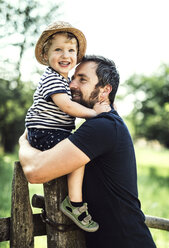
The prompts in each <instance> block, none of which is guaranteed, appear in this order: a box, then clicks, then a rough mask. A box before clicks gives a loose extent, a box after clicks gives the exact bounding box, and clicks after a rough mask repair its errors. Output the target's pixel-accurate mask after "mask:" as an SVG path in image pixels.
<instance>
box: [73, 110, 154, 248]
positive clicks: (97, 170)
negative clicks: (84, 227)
mask: <svg viewBox="0 0 169 248" xmlns="http://www.w3.org/2000/svg"><path fill="white" fill-rule="evenodd" d="M69 139H70V141H71V142H72V143H73V144H74V145H76V146H77V147H78V148H79V149H80V150H81V151H83V152H84V153H85V154H86V155H87V156H88V157H89V158H90V159H91V161H90V162H89V163H88V164H87V165H86V168H85V176H84V183H83V193H84V196H83V197H84V200H85V201H86V202H87V203H88V207H89V212H90V213H91V215H92V217H93V219H94V220H95V221H97V222H98V223H99V226H100V227H99V230H98V231H97V232H95V233H86V244H87V248H103V247H105V248H113V247H114V248H143V247H144V248H154V247H155V244H154V242H153V240H152V237H151V234H150V232H149V230H148V228H147V226H146V224H145V223H144V221H145V217H144V214H143V213H142V211H141V210H140V202H139V200H138V192H137V173H136V161H135V152H134V147H133V143H132V140H131V137H130V134H129V132H128V129H127V127H126V125H125V124H124V122H123V120H122V119H121V118H120V117H119V116H118V114H117V112H116V111H114V110H113V109H112V111H110V112H109V113H102V114H100V115H98V116H97V117H95V118H92V119H89V120H87V121H86V122H84V123H83V124H82V125H81V127H80V128H79V129H78V130H77V131H76V132H75V133H74V134H72V135H71V136H70V137H69Z"/></svg>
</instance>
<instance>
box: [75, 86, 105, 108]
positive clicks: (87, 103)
mask: <svg viewBox="0 0 169 248" xmlns="http://www.w3.org/2000/svg"><path fill="white" fill-rule="evenodd" d="M71 92H72V100H73V101H75V102H78V103H80V104H82V105H83V106H85V107H87V108H93V106H94V105H95V103H96V102H98V95H99V92H100V90H99V88H95V89H94V90H93V91H92V92H91V94H90V96H89V100H85V99H83V95H82V93H81V92H80V91H78V90H74V89H72V90H71ZM73 95H75V99H73ZM76 95H78V98H77V99H76Z"/></svg>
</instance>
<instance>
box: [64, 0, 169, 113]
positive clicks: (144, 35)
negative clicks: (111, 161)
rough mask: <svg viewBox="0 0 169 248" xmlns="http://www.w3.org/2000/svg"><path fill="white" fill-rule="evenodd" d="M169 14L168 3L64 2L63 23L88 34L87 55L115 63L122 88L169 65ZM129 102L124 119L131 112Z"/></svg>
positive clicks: (141, 0) (145, 0) (136, 0)
mask: <svg viewBox="0 0 169 248" xmlns="http://www.w3.org/2000/svg"><path fill="white" fill-rule="evenodd" d="M168 11H169V1H168V0H104V1H98V0H83V1H80V0H71V1H70V0H62V1H61V6H60V13H61V16H60V20H63V21H68V22H69V23H71V24H72V25H73V26H75V27H76V28H79V29H80V30H81V31H82V32H83V33H84V34H85V36H86V39H87V54H97V55H103V56H105V57H107V58H110V59H112V60H114V62H115V63H116V66H117V68H118V70H119V73H120V77H121V84H123V83H124V82H125V80H127V79H128V78H129V77H130V76H131V75H132V74H134V73H136V74H144V75H148V76H149V75H150V76H151V74H152V73H155V72H156V71H157V69H158V68H159V66H160V65H161V64H162V63H168V64H169V51H168V50H169V14H168ZM126 100H127V107H128V111H127V110H126V108H124V102H123V103H122V104H123V107H122V106H121V104H120V107H119V108H120V110H121V114H122V115H123V114H124V113H126V114H127V113H128V112H130V110H131V108H132V99H131V101H130V100H129V99H126ZM130 105H131V106H130Z"/></svg>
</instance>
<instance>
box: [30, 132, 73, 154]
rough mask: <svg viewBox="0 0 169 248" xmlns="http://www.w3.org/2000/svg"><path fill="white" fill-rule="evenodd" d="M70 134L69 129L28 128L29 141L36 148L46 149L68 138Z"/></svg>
mask: <svg viewBox="0 0 169 248" xmlns="http://www.w3.org/2000/svg"><path fill="white" fill-rule="evenodd" d="M70 134H71V133H70V132H69V131H68V132H66V131H62V130H55V129H37V128H28V141H29V143H30V145H31V146H33V147H34V148H37V149H39V150H41V151H45V150H48V149H50V148H52V147H53V146H55V145H56V144H58V143H59V142H60V141H62V140H63V139H65V138H67V137H68V136H69V135H70Z"/></svg>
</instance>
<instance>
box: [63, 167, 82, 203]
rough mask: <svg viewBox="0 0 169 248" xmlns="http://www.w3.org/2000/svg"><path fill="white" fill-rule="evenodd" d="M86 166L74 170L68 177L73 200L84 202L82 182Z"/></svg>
mask: <svg viewBox="0 0 169 248" xmlns="http://www.w3.org/2000/svg"><path fill="white" fill-rule="evenodd" d="M84 169H85V166H82V167H80V168H79V169H77V170H75V171H73V172H72V173H70V174H69V175H67V178H68V195H69V199H70V201H71V202H82V201H83V197H82V184H83V177H84Z"/></svg>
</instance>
